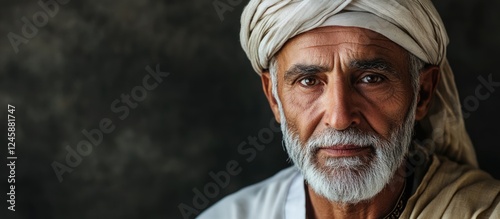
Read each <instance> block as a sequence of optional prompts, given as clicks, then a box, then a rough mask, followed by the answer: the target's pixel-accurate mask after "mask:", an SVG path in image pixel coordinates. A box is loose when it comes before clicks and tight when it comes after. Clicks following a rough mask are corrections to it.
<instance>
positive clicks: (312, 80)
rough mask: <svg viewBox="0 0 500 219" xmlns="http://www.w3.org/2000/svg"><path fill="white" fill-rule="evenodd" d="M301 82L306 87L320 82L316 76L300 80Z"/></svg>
mask: <svg viewBox="0 0 500 219" xmlns="http://www.w3.org/2000/svg"><path fill="white" fill-rule="evenodd" d="M300 84H302V86H305V87H311V86H314V85H317V84H318V80H317V79H316V78H304V79H301V80H300Z"/></svg>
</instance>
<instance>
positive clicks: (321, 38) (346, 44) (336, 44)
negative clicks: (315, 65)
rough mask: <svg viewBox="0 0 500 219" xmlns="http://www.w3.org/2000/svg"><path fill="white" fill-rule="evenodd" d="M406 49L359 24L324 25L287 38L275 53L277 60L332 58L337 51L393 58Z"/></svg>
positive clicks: (400, 54) (357, 55)
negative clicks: (357, 25) (346, 25)
mask: <svg viewBox="0 0 500 219" xmlns="http://www.w3.org/2000/svg"><path fill="white" fill-rule="evenodd" d="M407 53H408V51H407V50H405V49H404V48H403V47H401V46H399V45H398V44H396V43H395V42H393V41H392V40H390V39H388V38H387V37H385V36H383V35H381V34H379V33H376V32H374V31H371V30H368V29H364V28H359V27H343V26H326V27H319V28H315V29H313V30H310V31H307V32H304V33H302V34H299V35H297V36H296V37H294V38H292V39H290V40H289V41H287V42H286V43H285V45H284V46H283V47H282V49H281V50H280V51H279V52H278V53H277V54H276V56H275V57H276V58H278V59H280V60H284V59H285V60H288V61H290V60H297V59H300V58H302V59H304V58H308V59H313V58H320V59H321V58H326V57H330V58H335V57H338V56H339V55H341V54H342V55H346V54H348V56H350V57H351V58H360V56H363V57H364V58H384V59H388V60H391V59H394V58H397V59H399V58H401V57H407V56H406V54H407Z"/></svg>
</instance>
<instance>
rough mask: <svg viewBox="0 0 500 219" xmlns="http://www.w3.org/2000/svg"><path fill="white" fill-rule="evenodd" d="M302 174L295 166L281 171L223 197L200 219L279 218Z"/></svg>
mask: <svg viewBox="0 0 500 219" xmlns="http://www.w3.org/2000/svg"><path fill="white" fill-rule="evenodd" d="M298 174H299V172H298V170H297V169H296V168H295V167H293V166H292V167H289V168H286V169H284V170H281V171H280V172H278V173H277V174H275V175H274V176H272V177H270V178H268V179H266V180H264V181H262V182H259V183H257V184H254V185H251V186H248V187H245V188H243V189H241V190H239V191H238V192H236V193H233V194H231V195H229V196H227V197H225V198H223V199H222V200H220V201H219V202H217V203H216V204H215V205H213V206H212V207H210V208H209V209H207V210H206V211H205V212H203V213H202V214H201V215H200V216H199V218H218V219H223V218H261V217H259V216H265V217H269V218H277V217H279V215H283V213H284V205H285V201H286V197H287V194H288V190H289V188H290V185H291V183H292V181H293V179H294V178H295V176H297V175H298ZM270 216H271V217H270Z"/></svg>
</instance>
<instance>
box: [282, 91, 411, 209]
mask: <svg viewBox="0 0 500 219" xmlns="http://www.w3.org/2000/svg"><path fill="white" fill-rule="evenodd" d="M276 99H277V101H278V106H279V110H280V116H281V130H282V131H283V140H284V143H285V147H286V149H287V152H288V155H289V157H290V158H291V160H292V161H293V163H294V164H295V165H296V166H297V167H298V168H299V170H300V171H301V172H302V175H303V176H304V179H305V181H306V182H307V184H308V185H309V186H310V187H311V188H312V189H313V190H314V192H315V193H317V194H319V195H321V196H324V197H325V198H327V199H328V200H330V201H332V202H338V203H345V204H348V203H358V202H361V201H365V200H369V199H371V198H373V197H374V196H375V195H377V194H378V193H379V192H380V191H382V189H383V188H384V187H385V186H386V185H387V184H388V183H389V182H390V180H391V179H392V178H393V176H394V174H395V172H396V171H397V169H398V168H399V167H400V166H401V165H402V163H403V161H404V160H405V156H406V154H407V153H408V150H409V145H410V142H411V138H412V131H413V125H414V122H415V121H414V119H415V107H416V98H414V101H413V103H412V105H411V106H410V110H409V111H408V113H407V116H406V118H405V121H404V122H403V124H401V126H399V127H397V128H396V129H395V130H394V131H392V133H391V136H390V139H389V140H385V139H384V138H382V137H379V136H378V135H376V134H371V133H363V132H362V131H360V130H359V129H356V128H349V129H347V130H343V131H337V130H334V129H327V130H324V131H322V132H321V133H316V134H315V135H313V136H311V138H310V139H309V140H308V141H307V142H306V143H305V144H302V143H301V142H300V140H299V136H298V135H297V134H296V133H295V132H294V131H292V130H290V129H289V128H288V126H287V122H286V119H285V116H284V111H283V108H282V105H281V103H280V101H279V99H278V98H276ZM350 144H352V145H360V146H366V145H370V146H372V147H373V150H374V153H373V154H371V155H370V156H364V157H361V156H355V157H338V158H327V160H325V162H324V164H323V165H321V164H320V163H319V162H318V160H317V159H318V157H317V152H318V148H320V147H324V146H331V145H350Z"/></svg>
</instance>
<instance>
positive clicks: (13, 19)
mask: <svg viewBox="0 0 500 219" xmlns="http://www.w3.org/2000/svg"><path fill="white" fill-rule="evenodd" d="M1 2H2V4H1V6H0V17H1V19H0V35H1V40H0V69H1V72H0V84H1V88H0V97H1V99H0V102H1V107H4V111H0V114H1V115H2V116H1V117H2V118H1V119H0V122H2V123H3V124H5V125H2V126H3V127H4V129H2V130H3V131H2V132H7V130H6V127H7V125H6V124H7V121H6V118H7V104H12V105H14V106H15V107H16V111H15V115H16V143H17V144H16V145H17V147H16V155H17V156H18V160H17V161H16V173H15V175H16V184H15V185H16V212H15V213H13V212H11V211H7V210H6V209H7V206H8V205H7V204H8V203H6V202H5V201H2V202H3V204H2V210H1V211H0V212H1V214H0V218H182V214H181V212H180V210H179V206H181V208H183V209H185V210H186V209H188V210H186V212H188V211H191V212H196V211H198V210H199V209H203V208H206V207H207V206H209V205H211V204H213V203H214V202H216V201H217V200H219V199H220V198H222V197H224V196H225V195H227V194H229V193H231V192H234V191H236V190H238V189H239V188H242V187H243V186H246V185H249V184H252V183H255V182H258V181H260V180H262V179H264V178H267V177H269V176H270V175H272V174H273V173H275V172H277V171H278V170H280V169H282V168H284V167H286V166H288V165H289V164H288V163H287V160H286V155H285V153H284V152H283V151H282V146H281V134H279V133H277V132H274V131H273V128H275V124H274V123H270V122H272V121H273V120H272V114H271V111H270V109H269V107H268V105H267V101H266V100H265V98H264V95H263V93H262V91H261V90H262V89H261V87H260V80H259V78H258V77H257V76H256V75H255V73H253V71H252V69H251V67H250V64H249V62H248V61H247V59H246V57H245V55H244V53H243V51H242V50H241V48H240V46H239V39H238V31H239V16H240V15H241V11H242V9H243V7H244V5H245V4H246V2H247V1H238V0H220V1H213V0H204V1H193V0H191V1H180V0H178V1H166V0H164V1H161V0H143V1H133V0H87V1H76V0H74V1H69V0H64V1H63V0H59V1H58V2H56V1H55V0H50V1H47V0H43V1H42V3H45V4H48V3H46V2H52V3H57V5H58V7H57V10H56V7H54V5H52V6H50V7H48V12H45V11H44V9H43V7H41V6H40V5H39V3H38V1H36V0H18V1H5V0H2V1H1ZM214 4H216V5H217V7H218V8H220V10H219V11H217V10H216V9H215V8H214ZM435 4H436V7H437V8H438V11H440V13H441V16H442V17H443V20H444V23H445V24H446V27H447V30H448V33H449V35H450V39H451V43H450V45H449V47H448V57H449V60H450V63H451V65H452V68H453V69H454V71H455V75H456V81H457V85H458V87H459V91H460V94H461V100H465V99H466V98H467V97H468V98H469V100H468V101H469V102H468V103H469V105H467V107H464V111H466V112H467V113H468V115H469V116H468V118H467V119H466V124H467V128H468V131H469V133H470V136H471V138H472V141H473V142H474V143H475V147H476V151H477V155H478V158H479V162H480V165H481V167H482V168H483V169H485V170H487V171H488V172H489V173H491V174H492V175H494V176H495V177H496V178H500V171H499V169H498V167H497V166H498V164H499V161H498V160H499V158H500V147H499V146H498V145H499V144H498V140H497V139H498V136H500V131H499V128H498V124H499V123H500V114H499V113H498V112H499V110H500V101H499V100H500V87H498V88H499V89H496V90H495V88H493V89H492V91H491V94H490V95H489V97H488V98H485V99H484V100H478V99H477V98H475V95H476V94H475V89H476V87H477V86H478V85H480V80H479V79H478V77H483V78H486V79H487V78H488V76H490V75H492V79H493V80H494V81H500V75H499V68H498V60H497V58H498V50H500V43H499V40H498V39H500V28H499V27H500V14H499V13H498V10H500V2H498V1H486V0H478V1H465V0H461V1H458V0H436V1H435ZM47 13H48V14H47ZM33 17H35V21H33ZM30 23H31V24H30ZM30 27H31V28H30ZM35 29H36V31H35ZM11 40H12V42H14V43H13V44H12V43H11V42H10V41H11ZM148 66H149V67H148ZM157 68H158V69H157ZM147 69H149V70H147ZM161 72H168V73H169V74H168V76H167V75H166V74H167V73H161ZM148 75H149V76H148ZM144 82H146V84H144ZM153 85H156V86H153ZM474 98H475V99H474ZM476 100H477V101H476ZM101 123H102V124H101ZM274 130H275V129H274ZM89 133H90V134H89ZM99 133H101V134H99ZM0 135H2V136H4V134H0ZM87 136H90V137H87ZM2 142H4V146H3V147H4V149H2V150H0V152H1V153H0V155H1V156H2V159H3V162H4V164H2V165H1V166H2V168H1V179H0V181H1V182H2V184H1V191H2V194H6V193H8V192H9V190H8V186H9V184H8V183H7V176H8V173H7V171H8V169H7V168H8V167H7V166H6V165H5V164H6V163H7V160H6V157H7V154H6V153H7V146H6V142H7V139H5V140H2ZM87 142H88V143H87ZM238 148H239V149H240V150H238ZM75 154H76V155H75ZM68 157H69V160H67V158H68ZM53 165H55V166H56V167H57V169H58V170H59V171H61V172H60V174H59V177H60V178H58V176H57V175H58V174H56V173H55V171H54V169H53ZM64 171H66V172H64ZM70 171H71V172H70ZM221 171H224V172H221ZM214 178H215V179H214ZM216 179H218V180H216ZM200 194H201V195H200ZM202 196H203V197H202ZM2 197H3V198H4V199H8V197H7V195H4V196H2ZM193 199H194V202H193Z"/></svg>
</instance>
